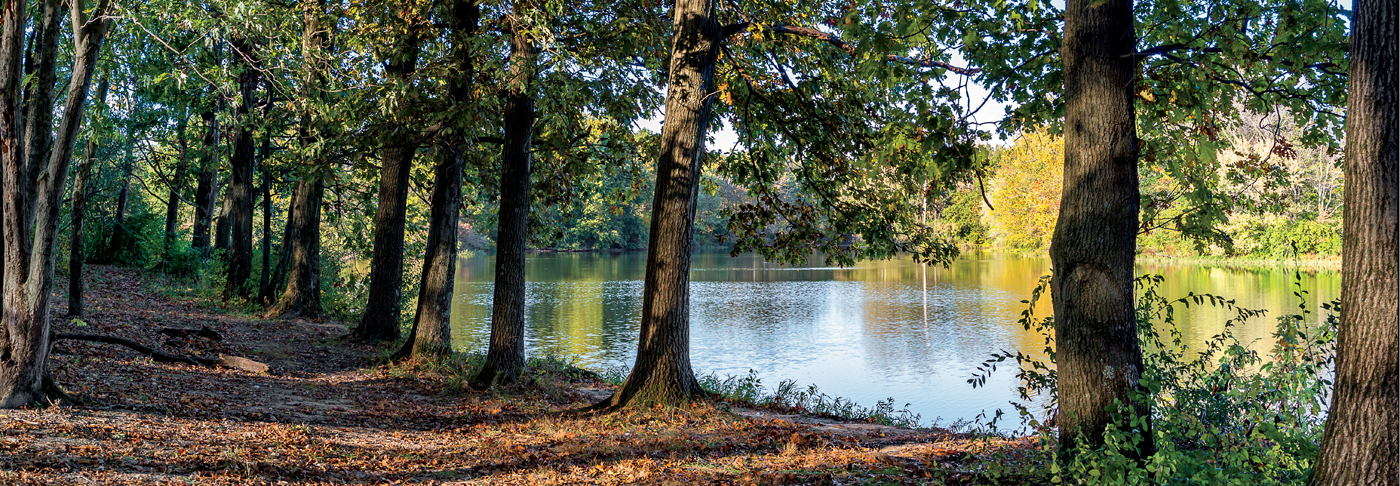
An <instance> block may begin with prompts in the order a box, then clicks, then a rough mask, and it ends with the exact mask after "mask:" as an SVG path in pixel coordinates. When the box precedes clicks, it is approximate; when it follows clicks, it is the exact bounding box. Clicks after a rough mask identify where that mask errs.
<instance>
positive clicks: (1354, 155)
mask: <svg viewBox="0 0 1400 486" xmlns="http://www.w3.org/2000/svg"><path fill="white" fill-rule="evenodd" d="M1354 7H1355V10H1354V14H1353V15H1352V17H1351V18H1352V22H1353V23H1352V26H1351V27H1352V35H1351V72H1350V78H1349V80H1348V81H1349V83H1350V84H1349V85H1348V86H1347V119H1346V120H1347V121H1346V130H1347V138H1346V161H1345V166H1344V168H1343V170H1344V171H1345V174H1344V176H1343V179H1344V180H1345V181H1346V186H1345V188H1344V189H1343V196H1342V197H1343V201H1342V204H1343V207H1344V209H1343V215H1344V219H1343V221H1342V309H1341V313H1342V315H1341V318H1342V319H1341V325H1340V327H1339V329H1338V330H1337V367H1336V381H1335V383H1336V386H1335V389H1334V391H1333V393H1332V406H1331V408H1330V409H1329V411H1328V414H1327V424H1326V431H1325V432H1323V435H1322V446H1321V450H1320V451H1319V453H1318V458H1317V466H1316V467H1315V468H1313V475H1312V478H1311V480H1310V482H1311V484H1314V485H1351V484H1377V485H1384V484H1388V485H1394V484H1397V483H1400V431H1397V429H1396V424H1397V423H1400V398H1397V394H1400V324H1397V322H1396V319H1397V316H1400V308H1397V304H1396V295H1397V293H1400V276H1397V273H1396V271H1397V268H1396V267H1397V265H1400V262H1397V255H1400V222H1397V219H1400V201H1398V200H1400V174H1397V171H1400V119H1397V118H1400V97H1397V94H1396V86H1397V85H1400V79H1397V74H1396V69H1397V64H1396V56H1397V45H1396V36H1397V35H1400V32H1396V22H1397V20H1400V14H1397V12H1396V8H1397V7H1396V4H1395V1H1394V0H1357V1H1356V3H1355V4H1354Z"/></svg>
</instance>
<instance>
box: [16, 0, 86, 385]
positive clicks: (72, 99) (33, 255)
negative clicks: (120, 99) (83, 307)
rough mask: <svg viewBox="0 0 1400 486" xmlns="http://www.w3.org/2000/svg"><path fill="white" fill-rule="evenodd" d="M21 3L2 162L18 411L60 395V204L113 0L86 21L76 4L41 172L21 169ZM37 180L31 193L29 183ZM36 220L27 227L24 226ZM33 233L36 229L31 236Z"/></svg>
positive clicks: (21, 4) (39, 166)
mask: <svg viewBox="0 0 1400 486" xmlns="http://www.w3.org/2000/svg"><path fill="white" fill-rule="evenodd" d="M24 3H25V2H24V1H23V0H12V1H9V2H6V3H5V4H4V6H3V7H0V164H3V167H4V170H3V173H4V176H3V193H4V201H5V202H4V206H3V231H4V243H3V244H4V258H3V261H4V288H3V300H4V308H5V312H4V314H3V317H0V357H3V359H0V407H3V408H13V407H20V406H25V405H29V404H31V403H36V402H42V401H44V399H45V398H47V397H50V396H58V395H61V394H62V392H61V391H59V390H57V389H56V388H49V387H46V386H45V385H46V382H47V381H49V380H47V378H48V373H47V370H46V366H45V364H46V363H45V361H46V360H47V358H48V350H49V319H48V318H49V300H50V298H51V297H52V288H53V269H54V263H55V260H56V259H55V258H54V254H55V250H56V246H55V245H56V243H57V241H58V238H57V237H56V236H57V233H58V216H59V212H60V211H61V209H62V206H63V184H64V182H65V181H64V179H66V178H67V177H68V168H69V162H70V161H71V159H72V156H73V145H74V143H75V142H76V140H77V136H78V128H79V126H80V125H81V124H82V119H83V108H84V106H85V105H86V104H87V98H88V96H87V92H88V87H89V86H90V85H91V82H92V71H93V67H94V65H95V62H96V60H97V52H98V50H99V49H100V47H101V45H102V37H103V36H104V35H105V34H106V32H107V25H108V22H110V8H109V7H110V6H111V4H110V1H109V0H102V1H101V2H100V3H99V4H98V6H97V8H96V9H94V11H93V17H94V18H93V21H92V22H87V21H86V18H85V17H86V15H85V14H84V13H83V9H82V7H83V5H82V2H74V3H75V5H74V6H73V12H72V14H71V17H72V20H73V31H74V32H73V34H74V39H76V42H75V44H76V45H75V48H76V49H75V50H74V56H73V69H72V71H71V72H72V76H71V78H70V82H69V84H68V93H67V97H66V98H65V100H64V104H63V120H62V121H61V122H60V124H59V129H58V134H57V135H58V136H57V139H56V141H55V142H56V143H55V144H54V148H55V150H53V151H52V152H51V155H50V157H49V159H48V161H47V163H46V164H35V165H34V167H33V169H34V170H36V171H40V170H42V171H43V175H41V176H37V177H36V176H34V175H33V174H26V173H23V169H24V165H23V164H22V159H21V156H20V148H21V145H20V143H19V142H20V140H19V139H18V131H19V130H18V128H19V124H18V122H19V120H16V119H15V115H17V114H18V109H17V108H18V106H16V105H17V101H18V96H19V87H20V83H21V78H20V72H19V46H20V44H21V43H22V42H23V36H24V11H25V6H24ZM30 180H34V181H37V184H36V187H34V188H33V191H32V193H33V194H34V195H35V196H36V197H35V198H34V199H32V200H29V199H26V198H27V197H28V194H29V190H28V189H27V188H25V187H23V186H24V185H25V184H24V182H26V181H30ZM30 211H32V213H31V212H30ZM28 222H33V223H34V224H33V225H32V226H31V225H28V224H26V223H28ZM31 231H32V233H31Z"/></svg>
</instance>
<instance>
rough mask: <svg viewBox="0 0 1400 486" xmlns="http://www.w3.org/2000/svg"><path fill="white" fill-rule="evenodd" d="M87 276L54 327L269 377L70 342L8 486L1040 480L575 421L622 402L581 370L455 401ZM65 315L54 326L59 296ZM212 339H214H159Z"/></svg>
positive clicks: (234, 319) (808, 436)
mask: <svg viewBox="0 0 1400 486" xmlns="http://www.w3.org/2000/svg"><path fill="white" fill-rule="evenodd" d="M89 269H90V273H89V275H88V276H87V277H88V279H89V280H90V283H89V284H88V291H87V299H88V300H87V305H86V307H87V308H88V309H89V312H88V315H86V316H84V317H83V319H82V320H81V321H72V320H65V319H58V318H55V319H54V323H55V324H54V332H70V331H73V330H74V329H78V328H81V330H82V332H85V333H96V334H110V335H115V336H120V337H124V338H128V339H132V340H136V341H138V342H141V343H145V344H147V345H148V346H152V347H158V348H160V349H161V350H163V351H165V352H168V353H172V354H182V355H198V356H215V355H218V354H229V355H237V356H246V357H249V358H252V359H256V360H258V361H262V362H264V363H268V364H269V365H271V366H272V369H271V371H270V372H269V373H264V374H254V373H249V372H246V371H242V370H230V369H222V368H203V367H198V366H192V365H186V364H162V363H155V362H153V361H152V360H151V359H150V358H147V357H145V356H142V355H140V354H137V353H135V352H132V351H130V350H127V349H126V348H122V347H117V346H110V345H102V344H95V343H88V342H76V341H60V342H58V343H56V344H55V346H54V353H53V356H52V357H51V358H50V363H49V365H50V368H51V371H52V374H53V377H54V379H55V380H56V381H57V383H59V384H60V385H61V386H62V387H64V389H65V390H66V391H67V392H68V393H69V394H70V395H73V396H75V397H77V398H78V399H80V400H82V403H80V404H62V403H60V404H59V406H55V407H44V408H27V409H18V410H0V484H5V485H9V484H26V485H27V484H36V485H39V484H42V485H49V484H75V485H76V484H143V485H144V484H209V485H280V484H310V485H321V484H325V485H333V484H442V485H476V484H493V485H550V484H559V485H566V484H569V485H571V484H609V485H612V484H616V485H623V484H660V485H693V484H833V485H835V484H984V483H988V482H991V481H993V480H994V479H996V478H997V477H999V478H1000V479H1001V481H1002V482H1008V479H1009V482H1010V483H1011V484H1018V483H1023V482H1027V481H1037V480H1038V479H1039V478H1038V475H1037V474H1034V471H1035V470H1039V469H1041V466H1043V462H1044V458H1045V453H1044V451H1043V450H1042V449H1041V447H1040V446H1039V445H1038V444H1036V443H1035V441H1034V440H1033V439H1030V438H1019V439H1004V438H1000V437H995V436H977V435H972V434H966V433H954V432H951V431H948V430H944V429H936V428H929V429H898V428H894V427H885V426H879V425H874V424H843V423H839V422H835V421H831V420H822V419H816V418H812V417H801V416H797V415H784V414H783V411H775V410H766V411H765V410H755V409H752V408H748V407H747V406H741V405H740V404H731V403H725V402H723V401H717V400H701V401H698V402H696V403H695V404H694V406H692V407H690V408H685V409H659V408H658V409H652V410H639V411H629V412H623V413H617V414H612V415H601V416H578V415H572V414H568V413H565V412H567V411H569V410H572V409H576V408H580V407H583V406H586V405H589V404H592V403H594V402H596V401H597V400H599V399H600V398H603V397H606V396H607V395H608V394H610V393H611V390H612V387H611V386H610V385H608V384H607V383H605V382H603V381H601V380H600V379H598V377H597V375H595V374H592V373H589V372H585V371H582V370H577V369H571V370H566V372H559V371H558V370H553V371H551V370H534V371H532V372H531V377H530V380H528V382H529V383H528V384H526V385H522V386H519V387H515V388H512V389H507V390H495V391H478V390H470V389H462V388H461V387H460V377H457V379H455V380H454V377H453V376H452V375H451V373H450V370H447V369H446V368H444V367H443V366H440V365H434V364H433V363H427V362H410V363H400V364H396V365H375V364H374V360H375V358H376V356H380V355H382V352H381V349H380V348H376V347H374V346H372V345H366V344H359V343H353V342H347V341H345V340H344V336H345V335H346V334H347V331H346V326H345V325H344V324H342V323H338V322H331V321H314V320H292V321H271V320H264V319H260V318H256V317H248V316H237V315H229V314H225V313H221V312H218V311H216V310H212V309H214V308H216V307H217V306H214V305H210V303H207V302H199V301H194V300H190V301H177V300H174V299H170V298H165V297H161V296H158V295H156V294H154V293H153V292H152V291H150V290H149V289H148V288H147V282H146V279H147V278H148V277H147V276H146V275H145V274H144V273H143V272H142V271H140V270H134V269H126V268H117V267H107V266H90V267H89ZM56 297H62V296H56ZM55 301H56V302H57V304H58V305H56V307H58V308H57V309H54V315H55V316H61V315H63V314H64V313H65V312H66V309H65V308H63V306H64V305H66V298H56V299H55ZM203 327H208V328H209V329H212V330H214V331H216V332H217V333H219V334H220V335H221V336H222V340H218V341H215V340H212V339H201V338H198V337H194V336H193V335H191V336H186V337H185V338H174V339H172V338H170V336H168V335H163V334H160V332H159V331H160V330H161V329H164V328H187V329H200V328H203ZM993 470H996V471H1002V472H1000V473H997V474H996V475H989V474H988V471H993ZM1008 470H1009V471H1013V472H1012V473H1011V474H1010V475H1009V476H1008V475H1007V474H1006V473H1005V471H1008ZM1015 471H1021V472H1015ZM1017 478H1019V479H1017Z"/></svg>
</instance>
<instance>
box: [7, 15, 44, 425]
mask: <svg viewBox="0 0 1400 486" xmlns="http://www.w3.org/2000/svg"><path fill="white" fill-rule="evenodd" d="M25 19H26V17H25V1H24V0H10V1H6V2H5V3H4V4H3V6H0V164H3V167H4V175H3V176H0V178H3V181H0V183H3V184H4V186H3V192H4V198H3V199H4V215H3V217H4V220H3V226H4V241H3V244H4V265H5V267H4V271H5V275H4V283H3V286H0V289H2V290H3V291H4V295H3V300H4V309H5V312H4V313H3V315H0V355H3V356H4V358H5V359H4V360H3V361H0V408H14V407H19V406H23V405H29V404H30V403H33V402H37V401H39V400H41V399H43V397H44V395H45V394H44V392H43V390H42V388H41V385H42V381H43V377H44V372H45V370H44V360H45V358H47V353H48V337H49V336H48V334H49V326H48V319H46V317H47V316H46V314H47V312H48V295H47V293H36V292H34V289H32V288H30V283H31V282H37V281H40V280H42V279H41V278H30V277H31V276H30V273H31V265H30V261H31V251H32V250H33V247H34V245H33V240H32V235H31V234H30V228H31V227H32V226H29V225H27V224H26V223H27V222H28V221H29V217H30V216H29V215H30V214H33V213H31V203H32V200H33V198H31V197H30V196H29V187H28V186H29V184H28V181H29V177H30V175H29V172H28V171H27V170H26V169H28V167H27V166H26V165H25V164H24V156H25V154H24V153H23V144H22V143H21V140H20V130H22V127H21V126H20V123H21V120H17V119H16V118H15V117H16V115H19V103H20V84H21V82H22V75H23V74H22V73H21V72H20V65H19V61H20V50H21V49H22V44H23V43H24V28H25V25H24V24H25ZM41 286H42V285H41ZM40 290H43V289H40Z"/></svg>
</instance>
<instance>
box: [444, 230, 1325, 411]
mask: <svg viewBox="0 0 1400 486" xmlns="http://www.w3.org/2000/svg"><path fill="white" fill-rule="evenodd" d="M645 264H646V255H645V253H642V252H634V253H621V254H609V253H541V254H535V255H531V256H530V257H529V258H528V260H527V262H526V274H527V278H528V280H529V284H528V288H527V299H528V304H527V306H528V308H527V311H526V316H527V317H526V319H527V323H526V341H527V345H528V349H529V353H531V354H532V355H545V354H553V355H556V356H561V357H566V358H571V359H574V360H575V361H576V363H577V364H579V365H581V366H583V367H585V368H591V369H604V368H610V367H630V366H631V365H632V362H633V360H634V359H635V350H636V346H637V335H638V332H639V331H638V329H639V321H640V319H641V308H642V279H643V278H644V276H645ZM493 265H494V258H493V257H491V256H488V255H474V256H469V257H464V258H462V259H461V261H460V262H459V266H458V274H457V282H456V295H455V297H454V301H453V307H452V326H453V340H454V346H455V347H456V348H457V349H458V350H460V351H467V352H482V353H484V352H485V351H486V347H487V342H488V338H489V335H490V323H491V299H492V280H493V279H494V266H493ZM691 268H692V271H691V280H692V282H691V346H692V348H691V359H692V364H693V366H694V368H695V370H696V372H697V373H715V374H717V375H719V376H725V375H740V376H746V375H748V374H749V370H753V371H754V372H755V373H757V375H758V376H759V377H760V378H761V379H762V383H763V384H764V385H765V386H767V387H770V388H771V387H773V386H776V385H777V384H778V383H779V382H780V381H782V380H788V379H791V380H796V381H797V383H798V385H799V386H801V387H804V388H805V387H806V386H807V385H809V384H815V385H817V386H818V387H819V388H820V390H821V391H822V392H823V393H826V394H828V395H832V396H839V397H845V398H848V399H852V400H855V401H856V402H857V403H860V404H861V405H865V406H870V405H873V404H875V402H876V401H879V400H883V399H886V398H894V399H895V405H896V409H898V408H899V407H900V406H902V405H904V404H905V403H908V404H909V405H908V408H909V409H910V410H911V411H913V412H915V413H918V414H920V415H921V416H922V421H923V423H925V424H929V423H932V422H933V421H934V420H936V419H937V420H939V423H941V424H943V425H947V424H949V423H951V422H953V421H954V420H957V419H972V418H974V417H975V416H976V415H977V414H978V413H980V412H982V411H984V410H986V411H991V410H995V409H997V408H1001V409H1003V410H1005V411H1007V412H1008V413H1010V412H1012V411H1013V409H1012V408H1011V407H1010V406H1009V405H1008V401H1010V400H1013V399H1015V398H1016V391H1015V387H1016V380H1015V369H1014V364H1013V365H1011V367H1003V368H1001V369H1000V371H998V372H997V373H995V374H993V375H992V377H991V378H990V379H989V380H988V381H987V384H986V386H985V387H983V388H976V389H974V388H972V387H971V386H970V385H968V383H967V379H968V378H970V377H971V376H972V375H973V372H974V371H975V369H976V367H977V365H978V364H980V363H981V362H982V361H983V360H985V359H986V358H987V357H988V355H990V354H991V353H993V352H996V351H998V350H1016V349H1020V350H1021V351H1024V352H1034V353H1036V354H1038V353H1039V351H1040V350H1041V349H1042V348H1043V347H1044V346H1043V344H1042V343H1043V340H1042V338H1041V337H1040V336H1039V335H1036V334H1034V333H1032V332H1028V331H1026V330H1025V329H1023V328H1022V326H1021V325H1020V324H1019V323H1018V319H1019V318H1020V314H1021V312H1022V311H1023V310H1024V309H1025V307H1026V305H1025V304H1023V303H1021V301H1022V300H1025V299H1028V298H1029V297H1030V293H1031V290H1032V289H1033V288H1034V287H1035V285H1036V283H1037V281H1038V279H1039V278H1040V276H1042V275H1045V274H1047V273H1048V272H1049V268H1050V261H1049V259H1048V258H1029V257H1017V256H1008V255H999V254H993V253H987V252H979V253H968V254H964V256H963V257H961V258H959V259H958V260H956V261H954V262H953V263H952V264H951V265H950V266H948V267H947V268H944V267H941V266H927V267H926V266H922V265H919V264H917V263H914V262H913V261H911V260H910V259H908V258H902V259H898V260H887V261H866V262H860V263H858V264H856V265H855V266H854V267H850V268H839V267H832V266H827V265H826V264H825V263H824V262H823V261H822V259H821V258H820V257H814V258H813V259H811V261H809V262H808V263H807V264H806V265H784V264H776V263H771V262H766V261H764V260H763V259H762V258H760V257H758V256H756V255H752V254H746V255H740V256H739V257H733V258H731V257H730V256H729V255H728V253H698V254H696V255H695V256H694V260H693V262H692V263H691ZM1137 273H1138V274H1139V275H1141V274H1145V273H1155V274H1160V275H1162V276H1163V277H1164V278H1165V280H1164V282H1163V283H1162V286H1161V287H1160V288H1159V290H1158V292H1159V293H1160V294H1161V295H1163V296H1165V297H1168V298H1176V297H1182V296H1185V295H1186V294H1187V292H1188V291H1190V292H1195V293H1198V294H1199V293H1212V294H1216V295H1220V296H1223V297H1226V298H1230V299H1235V300H1236V301H1237V302H1238V304H1239V305H1241V306H1244V307H1247V308H1255V309H1267V310H1268V311H1269V313H1268V315H1267V317H1265V318H1261V319H1254V320H1252V321H1251V322H1249V323H1248V324H1247V325H1246V326H1245V327H1244V328H1242V329H1238V330H1237V331H1236V334H1237V336H1239V338H1240V339H1241V340H1242V341H1244V342H1247V343H1251V347H1253V348H1254V349H1257V350H1259V351H1261V352H1263V351H1267V350H1268V349H1269V348H1270V347H1271V346H1272V343H1273V340H1272V338H1271V337H1270V333H1271V332H1273V330H1274V325H1275V322H1276V321H1275V317H1276V316H1278V315H1280V314H1281V313H1289V314H1293V313H1297V312H1298V299H1297V297H1295V296H1294V292H1295V291H1296V290H1297V287H1295V283H1294V282H1295V270H1294V269H1293V268H1291V267H1284V266H1280V267H1272V268H1235V267H1212V266H1200V265H1176V264H1145V265H1139V266H1138V268H1137ZM1297 273H1298V274H1299V276H1300V277H1301V280H1300V281H1301V284H1302V289H1303V290H1305V291H1307V292H1308V294H1306V295H1307V296H1308V298H1309V302H1308V304H1309V307H1310V308H1311V309H1312V310H1313V312H1314V313H1315V314H1314V315H1313V316H1311V319H1312V320H1313V321H1320V320H1321V316H1320V315H1318V314H1317V311H1318V309H1317V304H1318V303H1320V302H1329V301H1331V300H1332V299H1335V298H1337V296H1338V295H1339V291H1340V288H1341V277H1340V274H1339V272H1336V271H1330V270H1322V271H1317V270H1302V271H1299V272H1297ZM1041 302H1042V303H1041V305H1039V306H1038V307H1039V308H1042V309H1043V310H1042V311H1041V312H1038V313H1037V314H1038V315H1047V314H1048V312H1049V308H1050V301H1049V295H1048V293H1047V294H1046V295H1045V296H1044V298H1043V299H1042V301H1041ZM1176 315H1177V321H1178V325H1179V327H1180V329H1181V330H1182V332H1183V334H1184V335H1185V338H1186V339H1187V340H1188V342H1203V341H1204V340H1206V339H1208V338H1210V337H1211V336H1213V335H1215V334H1218V333H1219V332H1220V331H1221V330H1222V329H1223V323H1224V321H1225V320H1226V319H1228V318H1229V317H1231V316H1233V313H1232V312H1228V311H1225V310H1223V309H1218V308H1212V307H1209V306H1205V307H1202V306H1196V305H1192V306H1191V307H1190V308H1189V309H1178V310H1177V314H1176Z"/></svg>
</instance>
